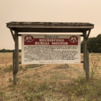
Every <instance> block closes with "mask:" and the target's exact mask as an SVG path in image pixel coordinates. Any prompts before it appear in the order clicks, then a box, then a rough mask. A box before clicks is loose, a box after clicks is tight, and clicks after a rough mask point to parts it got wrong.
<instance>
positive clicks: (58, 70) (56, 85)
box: [0, 53, 101, 101]
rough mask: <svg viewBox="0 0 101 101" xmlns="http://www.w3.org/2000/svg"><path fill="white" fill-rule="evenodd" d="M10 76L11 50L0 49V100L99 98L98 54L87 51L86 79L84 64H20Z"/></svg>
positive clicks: (89, 100)
mask: <svg viewBox="0 0 101 101" xmlns="http://www.w3.org/2000/svg"><path fill="white" fill-rule="evenodd" d="M12 77H13V76H12V54H11V53H0V101H101V54H94V53H92V54H90V81H89V82H87V81H86V80H85V72H84V70H83V64H62V65H59V64H54V65H48V64H46V65H20V66H19V73H18V74H17V85H16V86H14V85H13V78H12Z"/></svg>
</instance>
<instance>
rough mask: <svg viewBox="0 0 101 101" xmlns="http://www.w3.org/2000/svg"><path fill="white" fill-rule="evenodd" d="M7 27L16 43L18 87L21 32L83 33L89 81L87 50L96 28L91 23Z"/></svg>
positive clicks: (27, 24)
mask: <svg viewBox="0 0 101 101" xmlns="http://www.w3.org/2000/svg"><path fill="white" fill-rule="evenodd" d="M7 27H8V28H9V29H10V31H11V34H12V37H13V39H14V42H15V50H14V52H13V83H14V84H15V85H16V83H17V80H16V76H17V72H18V69H19V42H18V38H19V36H21V34H19V32H40V33H41V34H42V33H43V32H44V33H47V32H48V33H52V32H56V33H57V32H58V33H74V34H75V33H81V36H82V37H83V39H84V61H83V63H84V67H83V68H84V70H85V73H86V79H87V80H89V53H88V50H87V39H88V37H89V34H90V31H91V29H92V28H94V25H93V24H91V23H68V22H66V23H60V22H9V23H7Z"/></svg>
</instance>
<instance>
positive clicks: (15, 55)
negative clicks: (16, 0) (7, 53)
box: [13, 31, 19, 85]
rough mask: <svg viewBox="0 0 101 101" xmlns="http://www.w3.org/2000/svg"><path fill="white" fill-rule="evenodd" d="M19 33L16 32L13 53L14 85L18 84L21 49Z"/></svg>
mask: <svg viewBox="0 0 101 101" xmlns="http://www.w3.org/2000/svg"><path fill="white" fill-rule="evenodd" d="M18 47H19V45H18V32H17V31H15V51H14V53H13V84H14V85H16V83H17V72H18V69H19V49H18Z"/></svg>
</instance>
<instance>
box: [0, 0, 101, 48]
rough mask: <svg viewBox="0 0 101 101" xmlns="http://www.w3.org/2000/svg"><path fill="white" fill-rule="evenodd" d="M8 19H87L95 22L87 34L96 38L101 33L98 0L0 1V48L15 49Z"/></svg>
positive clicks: (86, 20) (100, 15)
mask: <svg viewBox="0 0 101 101" xmlns="http://www.w3.org/2000/svg"><path fill="white" fill-rule="evenodd" d="M11 21H30V22H89V23H92V24H94V29H92V31H91V33H90V37H96V36H97V35H98V34H101V0H0V49H14V41H13V38H12V36H11V33H10V30H9V29H8V28H7V27H6V23H8V22H11ZM19 45H20V46H19V48H21V39H20V41H19Z"/></svg>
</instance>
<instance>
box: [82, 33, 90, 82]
mask: <svg viewBox="0 0 101 101" xmlns="http://www.w3.org/2000/svg"><path fill="white" fill-rule="evenodd" d="M83 35H84V70H85V72H86V79H87V80H89V54H88V50H87V35H86V32H84V34H83Z"/></svg>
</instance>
